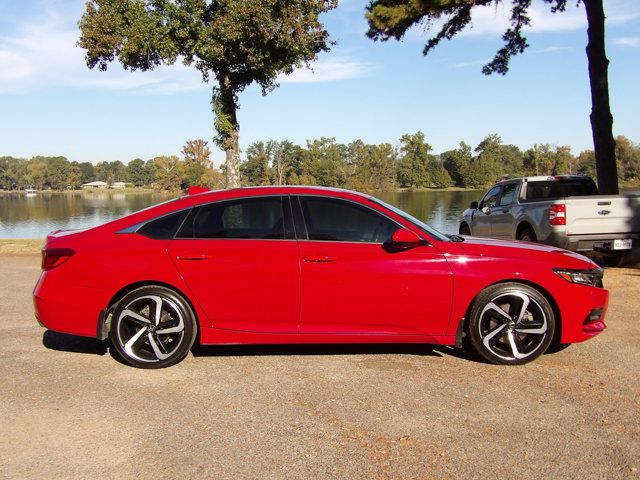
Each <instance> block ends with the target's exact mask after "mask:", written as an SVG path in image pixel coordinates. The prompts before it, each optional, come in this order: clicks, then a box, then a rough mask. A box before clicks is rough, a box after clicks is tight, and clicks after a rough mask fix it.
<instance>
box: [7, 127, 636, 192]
mask: <svg viewBox="0 0 640 480" xmlns="http://www.w3.org/2000/svg"><path fill="white" fill-rule="evenodd" d="M616 144H617V145H618V149H617V161H618V164H619V165H620V168H619V170H618V171H619V172H620V180H621V181H623V182H625V183H626V184H628V185H637V184H638V183H640V145H638V144H637V143H634V142H632V141H631V140H629V139H628V138H626V137H622V136H620V137H617V138H616ZM193 147H196V148H193ZM208 150H209V149H208V144H207V142H205V141H203V140H190V141H189V142H187V143H186V144H185V146H184V148H183V149H182V154H183V156H182V158H180V157H179V156H177V155H162V156H158V157H156V158H153V159H150V160H147V161H144V160H142V159H140V158H135V159H133V160H131V161H130V162H129V163H128V164H127V165H126V166H125V165H124V164H123V163H122V162H119V161H115V162H100V163H98V164H96V165H94V164H92V163H89V162H83V163H77V162H69V161H68V160H67V159H66V158H65V157H43V156H37V157H33V158H31V159H29V160H26V159H21V158H14V157H0V188H3V189H8V190H11V189H24V188H28V187H35V188H38V189H43V188H44V189H47V188H48V189H59V190H62V189H66V188H78V187H79V186H80V185H81V184H82V183H87V182H90V181H93V180H94V179H98V180H102V181H107V180H109V181H111V182H112V183H115V182H128V183H130V184H132V185H134V186H136V187H153V188H156V189H163V190H174V191H177V190H178V189H180V188H186V187H189V186H192V185H203V186H206V187H209V188H214V189H219V188H224V186H225V177H224V170H223V169H224V165H222V168H221V169H218V168H216V167H215V166H213V165H212V162H211V160H209V154H208ZM196 159H199V160H196ZM192 164H197V165H200V166H202V170H198V172H200V171H202V173H201V174H200V176H199V177H197V178H196V177H195V176H193V173H194V171H195V170H193V169H192V166H193V165H192ZM240 170H241V172H242V184H243V185H298V184H306V185H326V186H332V187H340V188H349V189H353V190H359V191H384V190H391V189H394V188H397V187H402V188H408V189H414V188H444V187H448V186H451V185H455V186H457V187H467V188H484V187H487V186H488V185H491V184H492V183H493V182H495V181H497V180H499V179H500V178H502V177H505V176H506V177H515V176H522V175H544V176H546V175H558V174H567V173H568V174H585V175H590V176H593V177H594V178H595V177H596V176H597V175H596V164H595V154H594V151H593V150H585V151H584V152H581V153H580V154H579V155H577V156H576V155H574V154H573V153H572V152H571V148H570V147H568V146H553V145H549V144H542V143H540V144H535V145H534V146H533V147H531V148H529V149H527V150H526V151H524V152H522V151H521V150H520V149H519V148H518V147H516V146H515V145H509V144H504V143H503V142H502V139H501V138H500V137H499V136H498V135H496V134H491V135H487V136H486V137H485V138H484V139H483V140H482V141H481V142H480V143H479V144H478V145H477V146H476V147H475V148H473V147H471V146H470V145H468V144H467V143H465V142H460V144H459V147H458V148H456V149H453V150H448V151H445V152H443V153H441V154H440V155H433V154H432V153H431V147H430V145H429V144H428V143H427V141H426V138H425V136H424V134H422V133H421V132H416V133H413V134H407V135H403V136H402V137H401V139H400V141H399V143H398V145H397V146H395V147H394V146H393V145H391V144H388V143H382V144H379V145H372V144H366V143H364V142H363V141H362V140H356V141H353V142H351V143H348V144H342V143H339V142H336V140H335V139H334V138H324V137H323V138H320V139H316V140H309V141H307V143H306V145H305V146H304V147H302V146H300V145H296V144H294V143H292V142H289V141H286V140H285V141H277V140H269V141H259V142H255V143H253V144H251V145H249V146H248V148H247V149H246V156H245V158H244V160H243V162H242V163H241V166H240ZM403 182H404V183H403Z"/></svg>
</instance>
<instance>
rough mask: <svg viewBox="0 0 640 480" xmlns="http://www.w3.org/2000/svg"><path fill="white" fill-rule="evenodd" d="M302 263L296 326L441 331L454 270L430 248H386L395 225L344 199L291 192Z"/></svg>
mask: <svg viewBox="0 0 640 480" xmlns="http://www.w3.org/2000/svg"><path fill="white" fill-rule="evenodd" d="M292 199H293V201H292V204H293V206H294V208H300V212H301V213H300V215H298V216H296V218H302V219H303V220H304V225H303V226H302V227H299V226H298V225H300V223H302V221H300V222H299V223H297V224H296V232H298V233H299V234H300V231H301V230H302V232H303V233H302V235H301V236H300V237H299V239H300V240H299V245H300V257H301V268H302V283H301V305H300V332H301V333H314V334H320V333H323V334H336V333H339V334H345V333H358V334H363V333H365V334H431V335H441V334H444V333H445V331H446V328H447V325H448V322H449V313H450V309H451V297H452V274H451V270H450V269H449V265H448V263H447V261H446V259H445V257H444V256H443V255H442V254H441V253H440V252H439V251H438V250H437V249H436V248H435V247H433V246H431V245H429V246H420V247H417V248H412V249H408V250H395V251H394V250H392V249H390V248H389V245H388V243H387V242H388V240H389V239H390V238H391V235H392V234H393V232H394V231H396V230H397V229H398V228H399V227H400V225H399V224H398V223H397V222H396V221H394V220H392V219H391V218H389V217H387V216H385V215H383V214H382V213H381V212H380V211H378V210H374V209H373V208H372V207H369V206H364V205H362V204H359V203H355V202H352V201H349V200H346V199H340V198H327V197H314V196H300V197H298V199H299V203H297V202H296V197H292Z"/></svg>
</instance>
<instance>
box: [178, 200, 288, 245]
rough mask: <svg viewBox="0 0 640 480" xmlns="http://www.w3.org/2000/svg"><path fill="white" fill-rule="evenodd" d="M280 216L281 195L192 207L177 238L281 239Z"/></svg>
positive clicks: (281, 215) (283, 230)
mask: <svg viewBox="0 0 640 480" xmlns="http://www.w3.org/2000/svg"><path fill="white" fill-rule="evenodd" d="M284 218H285V216H284V210H283V203H282V197H277V196H275V197H263V198H243V199H239V200H230V201H223V202H216V203H211V204H208V205H203V206H201V207H199V208H197V209H194V212H193V214H192V215H189V217H188V218H187V219H186V220H185V222H184V224H183V226H182V228H181V229H180V231H179V232H178V235H177V237H179V238H244V239H273V240H283V239H285V238H286V235H285V221H284Z"/></svg>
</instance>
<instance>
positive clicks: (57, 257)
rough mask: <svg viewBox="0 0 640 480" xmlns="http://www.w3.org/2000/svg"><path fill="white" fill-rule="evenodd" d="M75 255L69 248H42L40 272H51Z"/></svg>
mask: <svg viewBox="0 0 640 480" xmlns="http://www.w3.org/2000/svg"><path fill="white" fill-rule="evenodd" d="M74 253H76V252H74V251H73V250H71V249H70V248H43V249H42V270H45V271H46V270H51V269H52V268H56V267H59V266H60V265H62V264H63V263H64V262H66V261H67V260H69V259H70V258H71V256H72V255H73V254H74Z"/></svg>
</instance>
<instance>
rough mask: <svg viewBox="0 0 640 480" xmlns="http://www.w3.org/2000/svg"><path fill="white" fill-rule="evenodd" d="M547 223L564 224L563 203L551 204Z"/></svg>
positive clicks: (565, 221) (564, 212)
mask: <svg viewBox="0 0 640 480" xmlns="http://www.w3.org/2000/svg"><path fill="white" fill-rule="evenodd" d="M549 224H550V225H566V224H567V209H566V207H565V206H564V205H551V206H550V207H549Z"/></svg>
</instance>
